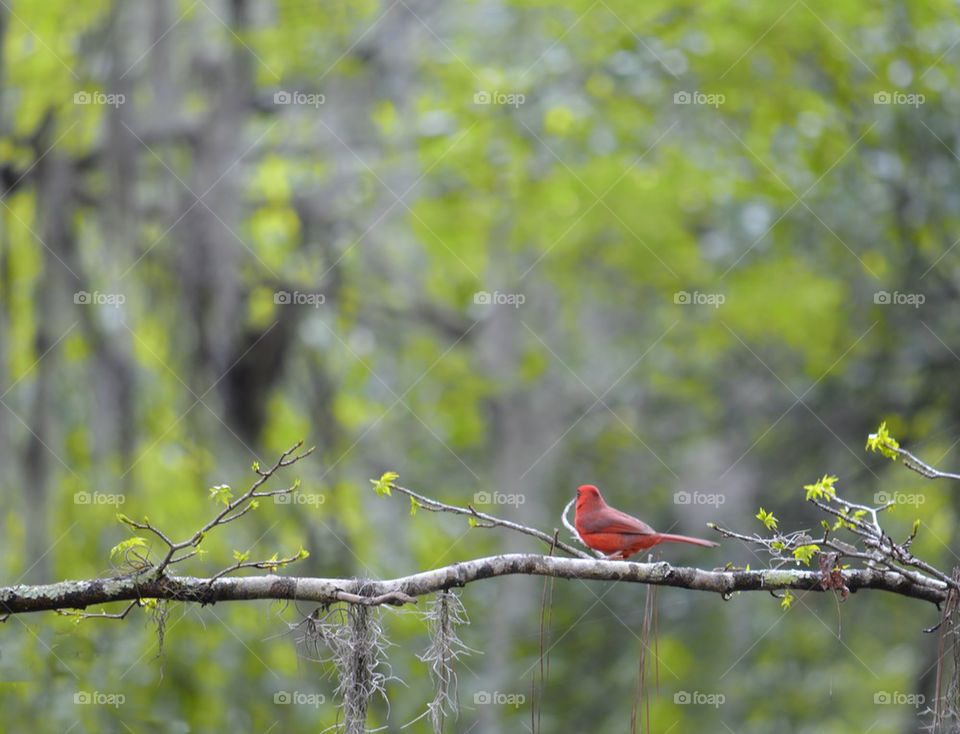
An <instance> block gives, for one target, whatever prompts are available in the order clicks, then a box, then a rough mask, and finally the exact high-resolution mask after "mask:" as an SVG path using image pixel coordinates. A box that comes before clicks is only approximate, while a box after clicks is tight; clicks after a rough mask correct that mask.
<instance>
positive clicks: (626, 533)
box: [573, 484, 718, 560]
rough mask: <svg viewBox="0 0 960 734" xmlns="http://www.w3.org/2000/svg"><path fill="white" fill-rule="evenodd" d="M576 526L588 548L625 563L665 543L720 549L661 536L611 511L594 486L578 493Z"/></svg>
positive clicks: (683, 537) (681, 537) (692, 540)
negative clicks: (635, 555)
mask: <svg viewBox="0 0 960 734" xmlns="http://www.w3.org/2000/svg"><path fill="white" fill-rule="evenodd" d="M573 524H574V525H575V526H576V528H577V532H578V533H580V537H581V538H582V539H583V542H584V543H586V544H587V546H588V547H590V548H593V549H594V550H598V551H600V552H601V553H605V554H606V555H607V557H608V558H622V559H624V560H626V559H627V558H629V557H630V556H632V555H633V554H634V553H637V552H638V551H642V550H646V549H647V548H652V547H653V546H655V545H657V544H658V543H665V542H667V543H690V544H691V545H702V546H704V547H706V548H713V547H716V546H717V545H718V544H717V543H714V542H713V541H711V540H701V539H700V538H690V537H688V536H686V535H669V534H667V533H658V532H657V531H656V530H654V529H653V528H652V527H650V526H649V525H647V524H646V523H645V522H642V521H641V520H638V519H637V518H635V517H633V516H632V515H628V514H627V513H625V512H620V510H615V509H613V508H612V507H610V505H608V504H607V503H606V502H604V501H603V496H602V495H601V494H600V490H599V489H597V488H596V487H594V486H593V485H592V484H584V485H583V486H582V487H579V488H578V489H577V511H576V514H575V516H574V519H573Z"/></svg>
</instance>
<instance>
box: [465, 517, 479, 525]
mask: <svg viewBox="0 0 960 734" xmlns="http://www.w3.org/2000/svg"><path fill="white" fill-rule="evenodd" d="M467 522H468V523H470V527H472V528H475V527H477V525H478V524H479V523H477V518H475V517H468V518H467Z"/></svg>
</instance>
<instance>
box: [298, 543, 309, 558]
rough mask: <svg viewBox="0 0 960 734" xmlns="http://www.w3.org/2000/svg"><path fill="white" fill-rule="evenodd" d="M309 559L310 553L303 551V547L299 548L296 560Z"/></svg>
mask: <svg viewBox="0 0 960 734" xmlns="http://www.w3.org/2000/svg"><path fill="white" fill-rule="evenodd" d="M309 557H310V551H308V550H304V548H303V546H300V550H298V551H297V560H298V561H300V560H303V559H304V558H309Z"/></svg>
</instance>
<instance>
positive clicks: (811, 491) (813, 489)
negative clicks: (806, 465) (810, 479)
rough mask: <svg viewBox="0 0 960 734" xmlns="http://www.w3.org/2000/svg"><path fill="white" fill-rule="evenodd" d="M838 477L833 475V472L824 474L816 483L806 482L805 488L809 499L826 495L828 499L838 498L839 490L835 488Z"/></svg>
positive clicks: (816, 498)
mask: <svg viewBox="0 0 960 734" xmlns="http://www.w3.org/2000/svg"><path fill="white" fill-rule="evenodd" d="M837 480H838V477H835V476H833V475H832V474H824V475H823V476H822V477H821V478H820V481H818V482H816V483H815V484H804V485H803V488H804V489H805V490H807V500H808V501H809V500H819V499H823V498H824V497H826V498H827V499H830V500H832V499H836V497H837V492H836V489H834V486H833V485H834V484H836V482H837Z"/></svg>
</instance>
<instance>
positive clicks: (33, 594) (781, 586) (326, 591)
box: [0, 553, 947, 615]
mask: <svg viewBox="0 0 960 734" xmlns="http://www.w3.org/2000/svg"><path fill="white" fill-rule="evenodd" d="M842 574H843V580H844V582H845V584H846V587H847V588H848V589H849V590H850V591H851V592H855V591H858V590H859V589H875V590H878V591H888V592H892V593H895V594H900V595H902V596H906V597H911V598H914V599H921V600H925V601H929V602H934V603H938V604H939V603H940V602H943V601H944V600H945V599H946V595H947V586H946V584H943V583H942V582H940V581H937V580H934V579H931V580H930V581H929V582H928V583H918V582H917V581H915V580H912V579H910V578H907V577H906V576H904V575H903V574H900V573H897V572H894V571H887V570H882V569H875V568H866V569H848V570H845V571H843V572H842ZM511 575H528V576H552V577H555V578H561V579H583V580H591V581H624V582H630V583H642V584H652V585H656V586H673V587H677V588H683V589H690V590H695V591H711V592H715V593H718V594H722V595H724V596H729V595H730V594H732V593H734V592H737V591H768V592H774V591H778V590H786V589H794V590H804V591H825V590H826V588H825V584H824V577H823V575H822V573H821V572H819V571H815V570H785V569H763V570H755V571H741V570H722V571H706V570H703V569H699V568H690V567H681V566H672V565H670V564H669V563H666V562H660V563H633V562H629V561H608V560H599V559H597V560H592V559H591V560H586V559H580V558H559V557H554V556H542V555H538V554H532V553H513V554H507V555H498V556H489V557H486V558H476V559H473V560H469V561H463V562H461V563H454V564H452V565H449V566H443V567H441V568H436V569H433V570H430V571H423V572H421V573H416V574H413V575H411V576H403V577H400V578H396V579H390V580H383V581H375V580H373V581H372V580H369V579H324V578H310V577H305V578H298V577H294V576H276V575H268V576H247V577H241V578H227V577H221V578H217V579H212V580H211V579H203V578H194V577H189V576H162V577H160V578H156V577H153V576H152V575H146V574H145V575H135V576H127V577H114V578H105V579H90V580H87V581H61V582H59V583H55V584H47V585H37V586H24V585H20V586H9V587H0V614H4V615H9V614H20V613H24V612H40V611H50V610H70V609H85V608H87V607H89V606H92V605H96V604H108V603H111V602H120V601H127V602H129V601H134V600H137V599H167V600H170V601H181V602H195V603H200V604H213V603H215V602H220V601H240V600H254V599H276V600H300V601H307V602H314V603H318V604H332V603H335V602H338V601H341V602H347V603H351V604H366V605H371V606H373V605H379V604H394V605H398V606H399V605H402V604H406V603H411V602H415V601H416V597H419V596H424V595H427V594H432V593H434V592H438V591H442V590H445V589H450V588H454V587H461V586H466V585H467V584H470V583H473V582H476V581H482V580H483V579H489V578H497V577H500V576H511Z"/></svg>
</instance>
